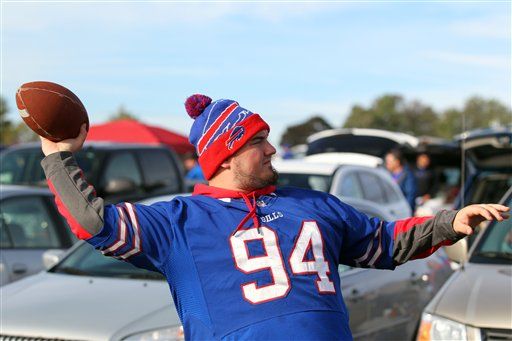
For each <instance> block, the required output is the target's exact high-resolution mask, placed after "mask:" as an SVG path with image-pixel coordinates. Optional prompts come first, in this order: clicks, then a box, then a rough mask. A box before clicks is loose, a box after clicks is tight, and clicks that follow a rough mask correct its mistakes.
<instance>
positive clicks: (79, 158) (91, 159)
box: [75, 147, 105, 184]
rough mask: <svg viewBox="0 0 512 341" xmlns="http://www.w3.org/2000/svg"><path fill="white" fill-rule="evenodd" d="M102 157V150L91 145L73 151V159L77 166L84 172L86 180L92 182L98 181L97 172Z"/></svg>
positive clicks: (103, 156)
mask: <svg viewBox="0 0 512 341" xmlns="http://www.w3.org/2000/svg"><path fill="white" fill-rule="evenodd" d="M104 158H105V152H104V151H102V150H97V149H94V148H91V147H85V148H84V149H82V150H80V151H79V152H78V153H75V160H76V162H77V163H78V166H79V167H80V169H81V170H82V171H83V172H84V175H85V177H86V178H87V180H88V181H90V182H91V183H94V184H95V183H96V182H97V181H98V174H99V172H100V167H101V165H102V163H103V160H104Z"/></svg>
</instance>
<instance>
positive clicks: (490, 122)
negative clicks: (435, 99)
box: [0, 94, 512, 146]
mask: <svg viewBox="0 0 512 341" xmlns="http://www.w3.org/2000/svg"><path fill="white" fill-rule="evenodd" d="M8 112H9V108H8V107H7V104H6V102H5V100H4V98H2V97H0V144H2V145H10V144H14V143H20V142H28V141H35V140H37V136H36V134H35V133H33V132H32V130H30V129H29V128H28V127H27V126H26V125H25V124H24V123H23V122H22V121H20V122H18V123H15V122H11V121H10V120H8V119H7V113H8ZM123 118H132V119H137V117H136V116H135V115H134V114H132V113H131V112H129V111H128V110H126V109H125V108H124V107H123V106H120V107H119V108H118V109H117V111H116V112H115V113H113V114H112V115H111V116H110V117H109V120H110V121H113V120H118V119H123ZM510 124H512V111H511V109H510V108H508V107H507V106H506V105H504V104H503V103H501V102H499V101H498V100H495V99H484V98H482V97H479V96H473V97H470V98H469V99H468V100H466V102H465V103H464V105H463V107H462V108H461V109H458V108H450V109H447V110H444V111H442V112H436V111H435V110H434V109H433V108H432V107H431V106H429V105H426V104H424V103H421V102H420V101H407V100H405V99H404V98H403V97H402V96H400V95H396V94H386V95H383V96H380V97H378V98H377V99H375V100H374V101H373V102H372V103H371V104H370V105H369V106H367V107H365V106H363V105H360V104H356V105H354V106H352V108H351V110H350V113H349V114H348V116H347V119H346V120H345V122H342V123H341V125H340V126H339V128H376V129H384V130H390V131H398V132H404V133H408V134H411V135H415V136H433V137H441V138H447V139H451V138H452V137H453V136H454V135H457V134H460V133H461V132H463V131H466V130H472V129H477V128H485V127H490V126H499V125H510ZM332 128H334V127H333V126H332V125H331V124H330V123H329V122H327V121H326V120H325V119H324V118H323V117H322V116H321V115H315V116H312V117H311V118H309V119H308V120H306V121H305V122H303V123H300V124H297V125H292V126H289V127H287V128H286V130H285V132H284V133H283V135H282V136H281V140H280V144H281V145H289V146H294V145H298V144H303V143H305V142H306V138H307V137H308V136H309V135H311V134H313V133H316V132H319V131H322V130H326V129H332Z"/></svg>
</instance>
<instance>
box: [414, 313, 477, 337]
mask: <svg viewBox="0 0 512 341" xmlns="http://www.w3.org/2000/svg"><path fill="white" fill-rule="evenodd" d="M416 340H417V341H427V340H428V341H433V340H436V341H437V340H453V341H458V340H464V341H467V340H470V341H480V340H481V337H480V330H479V329H478V328H474V327H470V326H467V325H465V324H462V323H459V322H455V321H452V320H449V319H446V318H444V317H440V316H436V315H432V314H428V313H423V314H422V315H421V323H420V327H419V328H418V336H417V339H416Z"/></svg>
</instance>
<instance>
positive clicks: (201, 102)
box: [185, 94, 212, 119]
mask: <svg viewBox="0 0 512 341" xmlns="http://www.w3.org/2000/svg"><path fill="white" fill-rule="evenodd" d="M211 102H212V99H211V98H210V97H208V96H205V95H201V94H195V95H192V96H190V97H189V98H187V100H186V101H185V109H186V110H187V113H188V115H189V116H190V117H192V118H193V119H195V118H196V117H197V116H199V115H201V113H202V112H203V111H204V109H205V108H206V107H207V106H208V105H209V104H210V103H211Z"/></svg>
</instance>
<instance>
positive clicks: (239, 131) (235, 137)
mask: <svg viewBox="0 0 512 341" xmlns="http://www.w3.org/2000/svg"><path fill="white" fill-rule="evenodd" d="M244 134H245V128H244V127H242V126H236V127H234V128H233V130H232V131H231V134H229V138H228V139H227V141H226V146H227V147H228V149H229V150H231V149H233V145H234V144H235V142H236V141H240V140H241V139H242V137H244Z"/></svg>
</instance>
